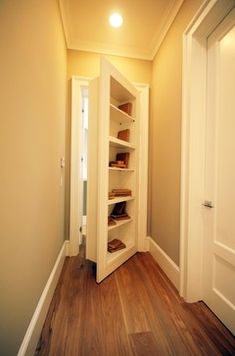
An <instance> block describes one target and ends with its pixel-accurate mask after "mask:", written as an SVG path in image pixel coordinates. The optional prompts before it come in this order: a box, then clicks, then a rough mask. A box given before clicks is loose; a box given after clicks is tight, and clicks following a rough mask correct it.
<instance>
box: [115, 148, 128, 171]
mask: <svg viewBox="0 0 235 356" xmlns="http://www.w3.org/2000/svg"><path fill="white" fill-rule="evenodd" d="M129 156H130V153H129V152H122V153H117V155H116V161H123V162H124V164H125V165H126V167H125V168H128V164H129Z"/></svg>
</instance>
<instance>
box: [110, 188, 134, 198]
mask: <svg viewBox="0 0 235 356" xmlns="http://www.w3.org/2000/svg"><path fill="white" fill-rule="evenodd" d="M128 196H131V189H125V188H123V189H112V191H111V192H109V199H113V198H115V197H128Z"/></svg>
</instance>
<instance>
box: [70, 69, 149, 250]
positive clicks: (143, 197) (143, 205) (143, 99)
mask: <svg viewBox="0 0 235 356" xmlns="http://www.w3.org/2000/svg"><path fill="white" fill-rule="evenodd" d="M91 79H92V78H87V77H80V76H73V77H72V92H71V98H72V107H71V161H70V227H69V239H70V245H69V246H70V248H69V250H70V251H69V255H70V256H76V255H77V254H78V252H79V243H78V241H79V231H78V229H79V224H80V223H79V211H80V207H79V201H78V196H79V184H78V181H79V174H80V160H79V157H80V152H82V148H81V147H80V143H81V142H79V140H78V139H77V135H76V132H78V130H79V128H80V127H81V122H79V120H81V115H80V114H79V113H80V112H81V105H82V102H81V88H82V87H84V86H88V85H89V82H90V81H91ZM133 84H134V85H135V86H136V88H137V89H138V90H139V91H140V93H141V94H140V103H141V115H140V117H141V122H140V150H139V154H140V179H139V181H140V184H139V209H138V210H139V224H138V225H139V226H138V229H139V234H138V236H139V238H138V251H147V249H148V247H147V197H148V194H147V193H148V127H149V85H148V84H143V83H133ZM88 125H89V124H88ZM88 130H89V128H88Z"/></svg>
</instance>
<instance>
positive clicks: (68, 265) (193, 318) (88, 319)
mask: <svg viewBox="0 0 235 356" xmlns="http://www.w3.org/2000/svg"><path fill="white" fill-rule="evenodd" d="M234 354H235V339H234V338H233V336H232V335H231V334H230V332H229V331H227V329H226V328H225V327H224V326H223V325H222V324H221V323H220V321H219V320H218V319H217V318H216V317H215V316H214V315H213V314H212V313H211V312H210V310H209V309H208V308H207V307H206V306H205V305H204V303H202V302H199V303H194V304H187V303H185V302H183V300H182V299H181V298H180V297H179V295H178V292H177V291H176V289H175V288H174V287H173V286H172V284H171V283H170V282H169V280H168V279H167V277H166V276H165V274H164V273H163V272H162V270H161V269H160V268H159V267H158V265H157V264H156V262H155V261H154V259H153V258H152V256H151V255H150V254H149V253H137V254H136V255H135V256H133V257H132V258H131V259H129V260H128V261H127V262H126V263H125V264H124V265H122V266H121V267H120V268H119V269H118V270H117V271H115V272H114V273H113V274H111V275H110V276H109V277H107V278H106V279H105V280H104V281H103V282H102V283H101V284H100V285H98V284H96V282H95V266H94V264H93V263H91V262H89V261H85V262H84V259H83V257H82V254H80V256H78V257H72V258H67V260H66V262H65V265H64V268H63V272H62V275H61V277H60V280H59V283H58V286H57V289H56V292H55V295H54V298H53V300H52V304H51V307H50V309H49V313H48V316H47V319H46V322H45V325H44V328H43V331H42V335H41V339H40V341H39V343H38V346H37V350H36V353H35V355H51V356H55V355H56V356H60V355H61V356H62V355H63V356H73V355H83V356H88V355H89V356H90V355H92V356H93V355H97V356H114V355H116V356H118V355H128V356H129V355H138V356H145V355H150V356H151V355H182V356H183V355H197V356H198V355H213V356H214V355H234Z"/></svg>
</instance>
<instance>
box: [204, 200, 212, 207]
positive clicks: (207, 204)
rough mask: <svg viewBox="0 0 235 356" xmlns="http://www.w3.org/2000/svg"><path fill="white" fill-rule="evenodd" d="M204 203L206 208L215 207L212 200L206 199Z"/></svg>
mask: <svg viewBox="0 0 235 356" xmlns="http://www.w3.org/2000/svg"><path fill="white" fill-rule="evenodd" d="M202 205H203V206H205V207H206V208H214V207H213V205H212V201H210V200H205V201H204V203H203V204H202Z"/></svg>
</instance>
